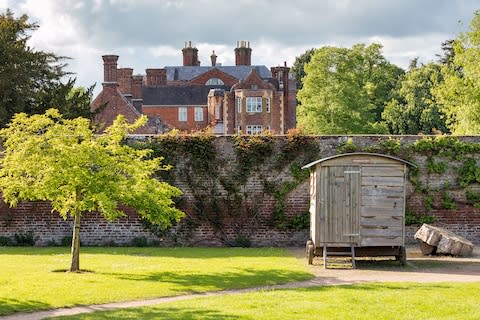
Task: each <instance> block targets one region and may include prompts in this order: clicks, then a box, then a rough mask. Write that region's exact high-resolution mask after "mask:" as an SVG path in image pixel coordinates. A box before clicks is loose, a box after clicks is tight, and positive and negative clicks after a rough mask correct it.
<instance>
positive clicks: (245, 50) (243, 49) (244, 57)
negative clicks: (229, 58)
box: [235, 41, 252, 66]
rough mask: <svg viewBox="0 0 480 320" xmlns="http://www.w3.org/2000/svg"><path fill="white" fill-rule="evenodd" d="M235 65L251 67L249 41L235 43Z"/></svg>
mask: <svg viewBox="0 0 480 320" xmlns="http://www.w3.org/2000/svg"><path fill="white" fill-rule="evenodd" d="M235 65H237V66H250V65H252V49H251V48H250V41H237V47H236V48H235Z"/></svg>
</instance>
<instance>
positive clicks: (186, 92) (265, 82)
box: [91, 41, 296, 135]
mask: <svg viewBox="0 0 480 320" xmlns="http://www.w3.org/2000/svg"><path fill="white" fill-rule="evenodd" d="M182 53H183V66H170V67H164V68H158V69H146V70H145V75H133V69H131V68H118V67H117V61H118V56H117V55H104V56H102V58H103V66H104V82H103V83H102V85H103V90H102V91H101V92H100V94H99V95H98V96H97V97H96V98H95V100H94V101H93V102H92V106H91V108H92V109H93V110H95V109H97V108H99V107H100V106H102V105H105V108H104V109H103V110H102V111H101V112H100V113H99V114H98V115H97V118H96V122H97V123H99V124H101V127H102V128H104V127H105V126H108V125H110V124H111V123H112V121H113V120H114V119H115V118H116V116H117V115H119V114H123V115H124V116H125V117H126V118H127V119H128V120H129V121H131V122H133V121H135V120H136V119H137V118H138V117H139V116H140V115H141V114H145V115H147V116H148V118H149V122H148V125H147V126H146V127H143V128H141V129H139V130H138V131H137V133H147V134H155V133H164V132H167V131H169V130H171V129H173V128H176V129H178V130H180V131H187V132H191V131H196V130H201V129H204V128H207V127H211V128H212V129H213V132H214V133H215V134H219V135H222V134H235V133H238V132H241V133H246V134H255V133H259V132H261V131H264V130H270V131H271V132H272V133H273V134H284V133H286V132H287V130H288V129H291V128H294V127H295V123H296V118H295V112H296V99H295V95H296V87H295V80H294V79H293V78H292V77H289V69H290V68H288V67H287V66H286V63H284V66H277V67H272V68H270V70H269V69H268V68H267V67H266V66H263V65H262V66H260V65H251V54H252V49H251V48H250V43H249V42H247V41H239V42H237V47H236V48H235V65H234V66H222V65H220V64H217V63H216V60H217V56H216V55H215V51H213V53H212V55H211V56H210V58H211V66H200V61H198V49H197V48H195V47H192V44H191V42H186V43H185V47H184V48H183V49H182Z"/></svg>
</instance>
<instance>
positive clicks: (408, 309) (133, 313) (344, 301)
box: [55, 283, 480, 320]
mask: <svg viewBox="0 0 480 320" xmlns="http://www.w3.org/2000/svg"><path fill="white" fill-rule="evenodd" d="M479 288H480V283H469V284H462V283H437V284H413V283H412V284H411V283H377V284H362V285H343V286H327V287H312V288H306V289H292V290H278V291H263V292H255V293H246V294H241V295H228V296H216V297H207V298H197V299H192V300H185V301H179V302H174V303H166V304H161V305H157V306H153V307H144V308H132V309H121V310H118V311H110V312H97V313H93V314H84V315H78V316H72V317H59V318H55V319H198V320H200V319H203V320H207V319H208V320H213V319H227V320H239V319H249V320H253V319H255V320H263V319H269V320H270V319H288V320H292V319H329V320H330V319H356V320H357V319H359V320H361V319H368V320H370V319H432V320H433V319H435V320H439V319H440V320H441V319H465V320H469V319H472V320H473V319H475V320H477V319H480V306H479V301H480V290H479Z"/></svg>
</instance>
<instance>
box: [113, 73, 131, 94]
mask: <svg viewBox="0 0 480 320" xmlns="http://www.w3.org/2000/svg"><path fill="white" fill-rule="evenodd" d="M132 74H133V69H132V68H120V69H117V80H118V86H119V87H118V89H119V90H120V92H121V93H123V94H132Z"/></svg>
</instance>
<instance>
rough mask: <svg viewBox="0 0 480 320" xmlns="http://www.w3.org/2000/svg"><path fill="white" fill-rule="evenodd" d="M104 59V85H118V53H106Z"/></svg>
mask: <svg viewBox="0 0 480 320" xmlns="http://www.w3.org/2000/svg"><path fill="white" fill-rule="evenodd" d="M102 59H103V85H112V84H113V85H118V82H117V61H118V56H116V55H105V56H102Z"/></svg>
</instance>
